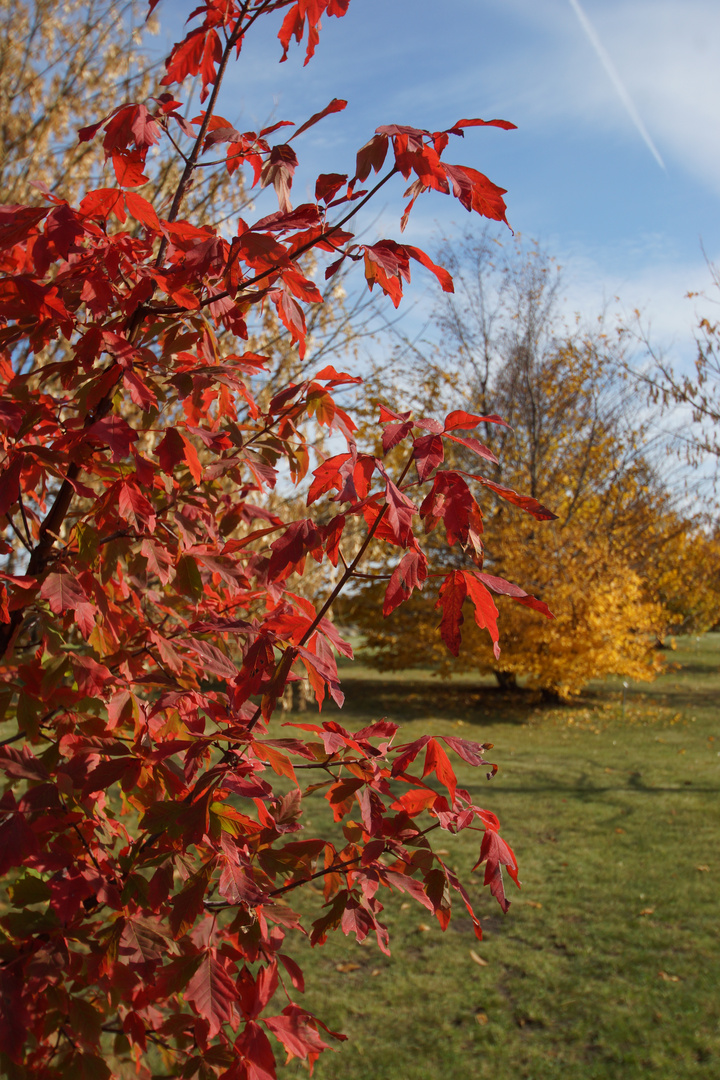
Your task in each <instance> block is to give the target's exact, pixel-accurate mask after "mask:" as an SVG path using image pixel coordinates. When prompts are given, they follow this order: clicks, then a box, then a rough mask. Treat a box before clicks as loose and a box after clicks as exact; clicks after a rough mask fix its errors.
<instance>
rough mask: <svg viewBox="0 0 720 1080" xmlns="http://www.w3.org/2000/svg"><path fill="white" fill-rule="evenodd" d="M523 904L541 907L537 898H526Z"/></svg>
mask: <svg viewBox="0 0 720 1080" xmlns="http://www.w3.org/2000/svg"><path fill="white" fill-rule="evenodd" d="M525 906H526V907H534V908H541V907H542V904H541V903H540V902H539V900H526V901H525Z"/></svg>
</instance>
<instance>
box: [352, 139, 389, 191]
mask: <svg viewBox="0 0 720 1080" xmlns="http://www.w3.org/2000/svg"><path fill="white" fill-rule="evenodd" d="M388 142H389V140H388V137H387V135H381V134H377V135H373V137H372V139H370V141H369V142H367V143H365V145H364V146H363V147H362V148H361V149H360V150H358V153H357V163H356V166H355V176H356V178H357V179H358V180H359V181H360V182H361V183H362V182H363V181H364V180H367V178H368V176H369V175H370V170H371V169H374V170H375V172H376V173H377V172H380V170H381V169H382V167H383V163H384V161H385V158H386V156H387V152H388Z"/></svg>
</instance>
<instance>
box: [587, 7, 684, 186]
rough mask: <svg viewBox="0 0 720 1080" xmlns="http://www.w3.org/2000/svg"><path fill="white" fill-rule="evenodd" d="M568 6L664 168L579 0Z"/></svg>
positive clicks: (654, 155) (649, 147)
mask: <svg viewBox="0 0 720 1080" xmlns="http://www.w3.org/2000/svg"><path fill="white" fill-rule="evenodd" d="M570 6H571V7H572V9H573V11H574V12H575V14H576V15H577V17H578V19H579V20H580V25H581V26H582V28H583V30H584V31H585V33H586V34H587V38H588V41H589V42H590V44H591V45H592V47H593V49H594V50H595V52H596V53H597V56H598V59H599V61H600V63H601V64H602V66H603V67H604V68H605V71H606V72H607V74H608V77H609V79H610V82H611V83H612V84H613V86H614V87H615V89H616V90H617V93H618V97H619V98H620V100H621V101H622V103H623V105H624V106H625V111H626V112H627V114H628V116H629V117H630V119H631V120H632V122H633V124H634V125H635V127H636V128H637V130H638V131H639V133H640V135H641V136H642V140H643V142H644V143H645V145H646V146H647V148H648V150H649V151H650V153H651V154H652V156H653V157H654V158H655V160H656V161H657V163H658V165H659V166H660V168H661V169H665V162H664V161H663V159H662V158H661V157H660V153H659V151H658V148H657V147H656V145H655V143H654V142H653V141H652V139H651V138H650V132H649V131H648V130H647V128H646V127H645V125H644V124H643V122H642V119H641V117H640V114H639V112H638V111H637V109H636V108H635V106H634V104H633V101H632V98H631V97H630V95H629V94H628V92H627V90H626V88H625V84H624V83H623V81H622V79H621V78H620V75H619V74H618V71H617V68H616V67H615V65H614V64H613V62H612V60H611V59H610V57H609V55H608V53H607V51H606V49H605V48H604V47H603V44H602V42H601V41H600V38H599V37H598V36H597V34H596V33H595V28H594V27H593V25H592V23H591V22H590V20H589V19H588V17H587V15H586V14H585V12H584V11H583V9H582V8H581V7H580V0H570Z"/></svg>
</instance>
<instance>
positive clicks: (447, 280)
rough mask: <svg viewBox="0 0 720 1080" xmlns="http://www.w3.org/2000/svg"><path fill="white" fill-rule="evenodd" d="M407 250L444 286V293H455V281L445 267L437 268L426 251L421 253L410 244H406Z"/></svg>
mask: <svg viewBox="0 0 720 1080" xmlns="http://www.w3.org/2000/svg"><path fill="white" fill-rule="evenodd" d="M405 250H406V251H407V253H408V255H409V256H410V257H411V258H413V259H417V261H418V262H419V263H422V265H423V266H425V267H426V268H427V269H428V270H430V271H431V272H432V273H433V274H434V275H435V277H436V278H437V279H438V281H439V282H440V284H441V286H442V291H443V292H449V293H451V292H455V286H454V285H453V279H452V278H451V276H450V274H448V272H447V270H446V269H445V268H444V267H443V266H437V264H436V263H434V262H433V261H432V259H431V258H430V257H429V256H428V255H426V254H425V252H424V251H421V250H420V248H416V247H410V245H409V244H405Z"/></svg>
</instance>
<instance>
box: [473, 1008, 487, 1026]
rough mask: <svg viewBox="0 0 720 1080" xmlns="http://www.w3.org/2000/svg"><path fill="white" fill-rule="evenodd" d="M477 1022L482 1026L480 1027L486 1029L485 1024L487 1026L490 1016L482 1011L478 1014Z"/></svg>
mask: <svg viewBox="0 0 720 1080" xmlns="http://www.w3.org/2000/svg"><path fill="white" fill-rule="evenodd" d="M475 1021H476V1023H478V1024H480V1027H484V1026H485V1024H487V1022H488V1014H487V1013H485V1012H482V1011H480V1012H476V1013H475Z"/></svg>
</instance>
